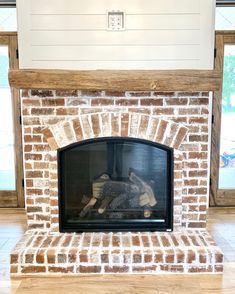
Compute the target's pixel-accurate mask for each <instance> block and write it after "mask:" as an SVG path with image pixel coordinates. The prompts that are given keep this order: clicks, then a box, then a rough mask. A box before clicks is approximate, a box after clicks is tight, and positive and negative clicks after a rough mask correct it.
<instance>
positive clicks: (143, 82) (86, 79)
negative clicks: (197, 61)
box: [9, 69, 221, 91]
mask: <svg viewBox="0 0 235 294" xmlns="http://www.w3.org/2000/svg"><path fill="white" fill-rule="evenodd" d="M9 80H10V85H11V86H12V87H14V88H17V89H55V90H56V89H80V90H111V91H218V90H220V87H221V72H219V71H214V70H91V71H87V70H84V71H82V70H46V69H42V70H40V69H37V70H36V69H35V70H34V69H25V70H11V71H10V72H9Z"/></svg>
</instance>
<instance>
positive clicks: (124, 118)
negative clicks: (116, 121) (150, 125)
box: [121, 113, 129, 137]
mask: <svg viewBox="0 0 235 294" xmlns="http://www.w3.org/2000/svg"><path fill="white" fill-rule="evenodd" d="M128 128H129V114H128V113H123V114H122V115H121V136H122V137H127V136H128Z"/></svg>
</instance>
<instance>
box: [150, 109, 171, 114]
mask: <svg viewBox="0 0 235 294" xmlns="http://www.w3.org/2000/svg"><path fill="white" fill-rule="evenodd" d="M153 114H154V115H173V114H174V108H156V109H154V110H153Z"/></svg>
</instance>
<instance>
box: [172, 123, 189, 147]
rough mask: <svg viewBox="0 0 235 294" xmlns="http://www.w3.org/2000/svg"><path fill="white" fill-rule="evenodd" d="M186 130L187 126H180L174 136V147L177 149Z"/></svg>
mask: <svg viewBox="0 0 235 294" xmlns="http://www.w3.org/2000/svg"><path fill="white" fill-rule="evenodd" d="M187 132H188V129H187V128H184V127H181V128H180V129H179V131H178V133H177V135H176V137H175V142H174V146H173V147H174V148H175V149H178V148H179V147H180V144H181V143H182V141H183V139H184V138H185V136H186V134H187Z"/></svg>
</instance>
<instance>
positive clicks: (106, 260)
mask: <svg viewBox="0 0 235 294" xmlns="http://www.w3.org/2000/svg"><path fill="white" fill-rule="evenodd" d="M101 263H109V251H103V252H102V253H101Z"/></svg>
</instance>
